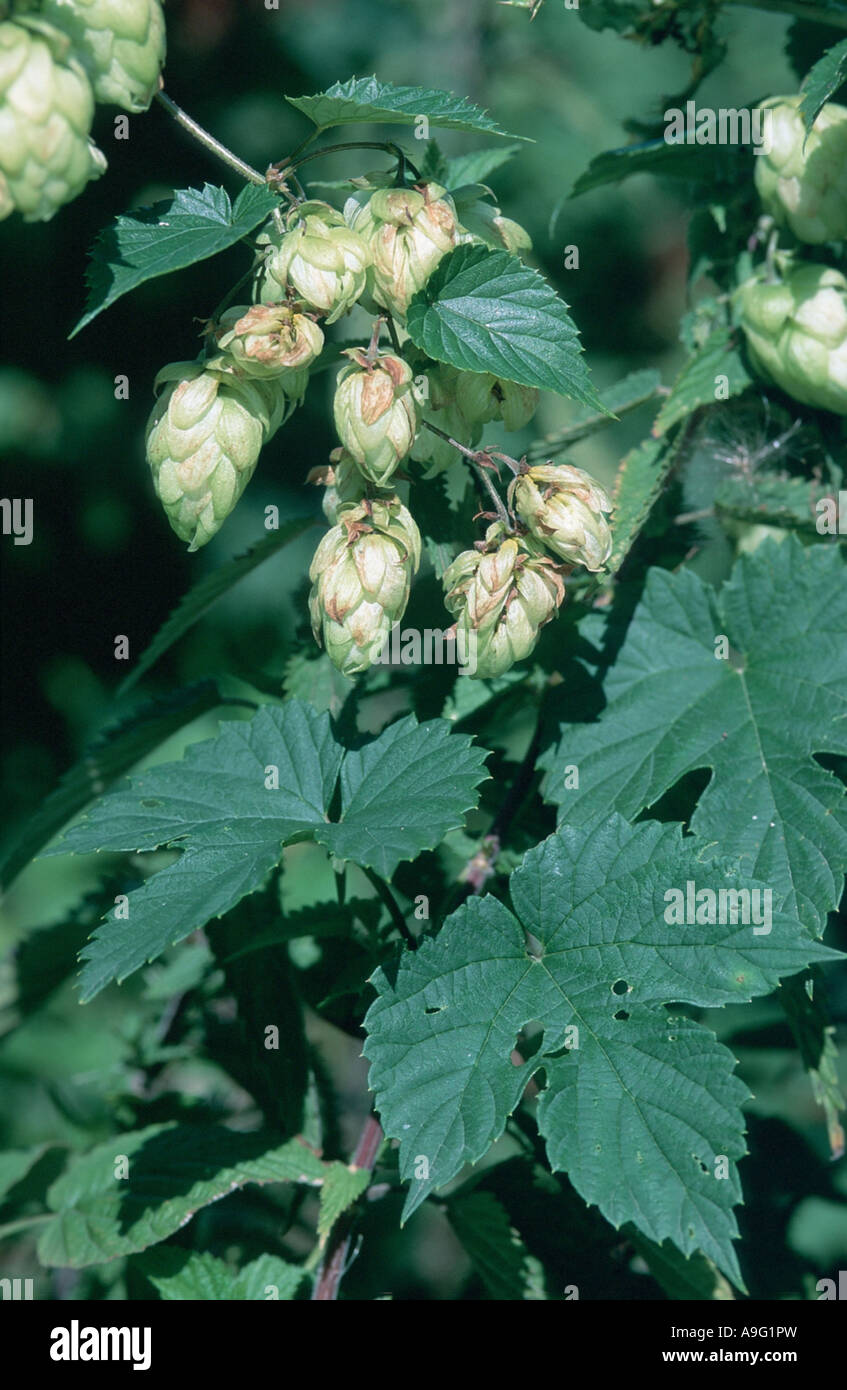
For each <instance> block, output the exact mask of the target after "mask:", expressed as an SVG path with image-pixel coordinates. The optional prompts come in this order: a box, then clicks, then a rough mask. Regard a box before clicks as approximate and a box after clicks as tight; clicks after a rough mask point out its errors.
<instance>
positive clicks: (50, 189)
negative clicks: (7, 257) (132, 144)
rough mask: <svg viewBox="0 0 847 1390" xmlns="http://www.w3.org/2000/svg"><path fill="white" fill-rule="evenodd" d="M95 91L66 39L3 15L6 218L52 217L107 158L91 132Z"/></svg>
mask: <svg viewBox="0 0 847 1390" xmlns="http://www.w3.org/2000/svg"><path fill="white" fill-rule="evenodd" d="M93 116H94V97H93V95H92V91H91V86H90V84H89V81H88V78H87V77H86V75H85V72H84V71H83V69H82V68H81V66H80V65H79V63H78V62H77V61H76V60H75V59H74V57H73V56H72V54H71V52H70V46H69V44H68V43H67V41H64V42H63V41H62V40H61V36H59V35H57V36H56V38H55V39H53V38H47V37H46V36H45V35H42V34H39V33H36V32H35V31H34V30H31V29H28V28H26V27H25V26H24V25H22V24H15V23H12V22H10V21H7V22H4V23H0V218H2V217H8V215H9V214H10V213H11V212H13V211H15V210H16V209H17V211H19V212H21V213H23V216H24V218H25V219H26V221H27V222H36V221H42V222H43V221H47V219H48V218H50V217H52V216H53V214H54V212H55V211H56V209H57V208H60V207H61V206H62V204H63V203H67V202H70V200H71V199H72V198H75V197H76V196H77V194H78V193H81V192H82V190H83V188H84V187H85V185H86V184H87V183H88V181H89V179H93V178H97V177H98V176H99V175H100V174H102V172H103V170H104V169H105V167H106V160H105V158H104V157H103V155H102V154H101V152H100V151H99V150H98V149H97V147H96V146H95V145H93V144H92V142H91V141H90V140H89V138H88V133H89V131H90V129H91V122H92V119H93Z"/></svg>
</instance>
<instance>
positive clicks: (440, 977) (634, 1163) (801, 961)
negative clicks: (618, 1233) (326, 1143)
mask: <svg viewBox="0 0 847 1390" xmlns="http://www.w3.org/2000/svg"><path fill="white" fill-rule="evenodd" d="M689 882H694V883H695V884H696V889H697V890H698V891H700V890H702V889H706V888H708V889H710V890H712V892H713V893H714V894H715V902H718V901H719V898H718V894H719V893H720V891H721V890H725V891H726V890H732V891H739V890H742V889H744V888H746V889H748V890H749V891H750V892H751V893H752V892H753V891H754V890H755V889H757V888H758V890H759V892H761V891H762V885H759V884H755V883H754V882H753V881H751V880H748V879H745V878H743V877H742V875H741V874H740V873H739V872H738V869H737V867H736V866H735V865H734V864H732V863H731V862H729V861H721V862H718V861H716V860H711V861H705V862H703V861H701V860H700V859H699V858H698V857H697V855H696V853H695V850H694V848H693V847H692V844H691V842H690V841H686V840H684V839H683V838H682V833H681V827H679V826H675V825H660V824H658V823H656V822H647V823H644V824H640V825H637V826H634V827H633V826H631V825H629V824H628V823H627V822H626V821H625V820H624V819H623V818H622V817H621V816H618V815H613V816H612V817H611V818H610V819H609V820H608V821H607V822H606V823H605V824H604V825H602V826H599V827H598V826H596V825H595V826H593V827H592V826H588V827H587V828H584V827H580V828H576V827H574V826H562V827H561V828H560V829H559V831H558V832H557V833H556V834H554V835H551V836H550V838H549V839H547V840H545V841H543V842H542V844H540V845H539V846H537V847H536V848H535V849H533V850H530V851H529V853H528V854H527V855H526V856H525V858H524V860H523V862H522V864H521V865H520V867H519V868H518V869H516V870H515V872H514V873H513V874H512V876H511V879H510V885H509V886H510V893H511V902H512V911H510V910H509V908H508V907H506V906H505V905H504V904H503V903H501V902H499V901H498V900H497V899H495V898H493V897H491V896H486V897H484V898H477V899H472V900H470V901H469V902H468V903H467V904H465V905H464V906H463V907H461V908H460V909H459V910H458V911H457V912H455V913H454V914H453V915H452V916H451V917H450V918H448V919H447V921H446V922H445V924H444V926H443V928H442V930H441V932H440V934H439V935H438V936H437V937H436V938H435V939H430V940H427V941H424V942H423V944H422V945H421V946H420V948H419V950H418V951H417V952H415V953H410V954H409V955H408V956H407V957H404V958H402V959H401V961H400V965H399V968H398V970H397V974H396V978H394V979H393V982H392V981H391V980H390V979H389V977H388V976H387V975H386V974H385V973H384V972H383V971H382V970H379V971H377V973H376V974H375V976H374V978H373V983H374V985H375V986H376V989H377V991H378V994H379V998H378V999H377V1001H376V1002H375V1003H374V1004H373V1005H372V1006H371V1008H370V1010H369V1012H368V1015H367V1018H366V1019H365V1028H366V1031H367V1033H368V1040H367V1043H366V1045H365V1054H366V1056H368V1057H369V1058H370V1060H371V1064H372V1065H371V1073H370V1086H371V1089H372V1090H373V1091H374V1092H375V1093H376V1106H377V1109H378V1111H379V1113H380V1116H381V1120H382V1125H383V1129H384V1130H385V1132H386V1134H387V1135H388V1136H389V1137H390V1138H393V1139H398V1140H399V1141H400V1172H401V1176H402V1177H403V1178H404V1179H411V1190H410V1192H409V1195H408V1198H407V1201H406V1206H405V1212H404V1214H405V1216H409V1215H410V1214H411V1213H412V1212H413V1211H414V1210H415V1209H416V1208H417V1207H418V1206H419V1205H420V1203H421V1202H422V1201H423V1200H424V1198H425V1197H426V1196H427V1194H428V1193H429V1192H430V1191H432V1190H433V1189H434V1188H436V1187H441V1186H443V1184H444V1183H446V1182H449V1181H450V1180H451V1179H452V1178H454V1177H455V1176H456V1174H457V1173H458V1172H459V1170H460V1168H461V1167H462V1165H463V1164H465V1163H468V1162H470V1163H474V1162H477V1161H478V1160H479V1159H481V1158H482V1157H483V1155H484V1154H485V1152H486V1151H487V1149H488V1148H489V1146H490V1145H491V1144H492V1143H493V1142H494V1140H495V1139H497V1138H498V1137H499V1135H500V1134H502V1132H503V1129H504V1126H505V1123H506V1120H507V1118H508V1116H509V1115H510V1114H511V1113H512V1111H513V1110H514V1109H515V1107H516V1106H517V1104H518V1102H519V1101H520V1098H521V1096H522V1094H523V1091H524V1089H525V1087H526V1084H527V1082H528V1081H529V1079H530V1077H531V1076H532V1075H534V1074H535V1073H536V1072H538V1071H539V1070H540V1069H543V1071H544V1074H545V1077H546V1086H545V1089H544V1090H543V1091H542V1093H541V1097H540V1100H539V1104H538V1125H539V1130H540V1132H541V1134H542V1136H543V1137H544V1139H545V1140H546V1144H547V1153H548V1157H549V1160H550V1163H551V1166H552V1167H553V1169H559V1170H563V1171H566V1172H567V1174H568V1176H569V1178H570V1181H571V1183H572V1184H573V1186H574V1187H575V1188H576V1190H577V1191H578V1192H579V1193H580V1195H581V1196H582V1197H583V1198H584V1199H585V1201H587V1202H589V1203H596V1205H597V1206H598V1207H599V1209H600V1211H601V1212H602V1214H603V1215H604V1216H605V1217H606V1218H607V1220H609V1221H610V1222H611V1223H612V1224H613V1225H614V1226H620V1225H622V1224H623V1223H624V1222H626V1221H632V1222H634V1223H635V1224H636V1225H637V1226H638V1228H639V1230H641V1231H643V1232H644V1234H645V1235H647V1236H649V1238H650V1239H651V1240H655V1241H657V1242H661V1241H663V1240H665V1239H669V1240H672V1241H673V1242H674V1244H676V1245H677V1246H678V1247H679V1248H680V1249H681V1250H682V1251H683V1253H684V1254H691V1253H693V1252H694V1251H695V1250H701V1251H702V1252H703V1253H704V1254H706V1255H707V1256H708V1257H709V1258H710V1259H713V1260H714V1261H715V1262H716V1263H717V1264H718V1265H719V1266H720V1267H721V1268H722V1269H723V1270H724V1271H725V1272H726V1273H727V1274H728V1275H729V1277H730V1278H732V1279H733V1280H734V1281H735V1282H736V1283H740V1275H739V1271H738V1266H737V1263H736V1260H735V1255H734V1253H733V1249H732V1244H731V1242H732V1240H733V1239H734V1238H735V1236H736V1234H737V1229H736V1224H735V1219H734V1216H733V1214H732V1207H733V1205H734V1204H735V1203H736V1202H738V1201H739V1200H740V1187H739V1182H738V1177H737V1174H736V1171H735V1167H734V1164H735V1162H736V1161H737V1160H738V1159H739V1158H740V1157H741V1156H742V1154H743V1153H744V1151H745V1150H744V1140H743V1117H742V1114H741V1104H742V1102H743V1101H744V1100H745V1098H746V1097H747V1090H746V1087H745V1086H744V1085H743V1084H742V1083H741V1082H740V1081H739V1080H738V1079H737V1078H736V1077H734V1076H733V1074H732V1072H733V1067H734V1065H735V1062H734V1059H733V1057H732V1054H731V1053H730V1052H729V1051H728V1050H727V1049H726V1048H725V1047H723V1046H722V1045H721V1044H720V1043H718V1042H717V1040H716V1038H715V1036H714V1034H713V1033H711V1032H710V1031H709V1030H708V1029H707V1028H704V1027H702V1026H701V1025H700V1024H698V1023H695V1022H693V1021H691V1020H690V1019H687V1018H672V1017H671V1016H670V1015H669V1014H668V1013H667V1012H666V1010H665V1008H664V1007H663V1005H665V1004H667V1003H669V1002H676V1001H678V1002H684V1003H688V1004H695V1005H701V1006H706V1007H709V1006H712V1007H714V1006H719V1005H722V1004H726V1003H730V1002H740V1001H742V1000H749V999H750V998H752V997H753V996H754V995H757V994H764V993H767V992H769V991H770V990H771V989H772V988H773V987H774V986H775V985H776V983H777V982H778V980H779V978H780V976H782V975H785V974H791V973H793V972H795V971H797V970H800V969H802V968H803V967H804V966H805V965H806V964H807V963H808V962H809V961H811V960H823V959H828V958H832V957H835V956H836V954H837V953H836V952H833V951H830V950H828V948H826V947H824V946H821V945H820V944H819V943H818V942H815V941H813V940H811V939H810V938H807V937H803V938H798V936H797V934H796V931H795V930H794V924H793V919H792V917H791V915H790V914H786V913H784V912H783V911H782V910H781V909H780V907H779V905H777V908H776V909H775V910H772V913H771V923H770V925H771V930H770V932H769V933H767V934H762V935H756V934H755V933H754V930H753V927H752V925H742V924H741V923H736V924H734V925H719V924H718V923H711V924H709V923H699V922H698V923H697V924H696V925H695V924H692V925H689V926H679V925H676V924H669V923H668V922H666V920H665V912H666V904H667V903H668V901H669V898H668V896H667V895H668V892H669V890H679V891H680V892H683V893H684V892H685V891H686V886H687V884H688V883H689ZM754 901H755V900H754ZM758 901H760V902H761V901H762V900H761V899H758ZM713 915H716V916H717V917H718V918H719V917H720V915H721V914H720V913H716V914H713ZM723 915H729V914H726V913H724V914H723ZM532 1022H536V1023H538V1024H541V1025H542V1027H543V1029H544V1037H543V1041H542V1043H541V1045H540V1047H539V1048H538V1050H537V1051H536V1052H535V1053H534V1055H533V1056H532V1058H531V1059H530V1060H529V1061H526V1062H524V1063H523V1065H518V1066H516V1065H514V1064H513V1062H512V1050H513V1049H514V1047H515V1045H516V1040H517V1038H518V1035H519V1033H520V1030H521V1029H522V1028H524V1027H525V1026H526V1025H527V1024H529V1023H532ZM574 1027H575V1028H576V1029H577V1032H576V1034H574V1033H573V1031H572V1030H573V1029H574ZM719 1155H723V1156H725V1157H726V1158H727V1160H728V1161H729V1167H728V1176H727V1177H725V1178H721V1179H719V1178H718V1177H717V1176H716V1171H717V1170H716V1160H717V1158H718V1156H719ZM422 1157H425V1158H426V1159H427V1162H428V1176H426V1177H422V1176H419V1175H420V1173H421V1171H422V1165H421V1163H420V1160H421V1158H422ZM718 1167H719V1165H718Z"/></svg>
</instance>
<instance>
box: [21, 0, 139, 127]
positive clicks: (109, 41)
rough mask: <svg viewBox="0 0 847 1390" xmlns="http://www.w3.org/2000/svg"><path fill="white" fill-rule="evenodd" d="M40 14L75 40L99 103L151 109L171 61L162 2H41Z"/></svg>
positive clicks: (127, 108) (137, 0) (125, 0)
mask: <svg viewBox="0 0 847 1390" xmlns="http://www.w3.org/2000/svg"><path fill="white" fill-rule="evenodd" d="M39 13H40V14H41V16H42V17H43V18H44V19H47V20H49V21H50V23H51V24H54V25H55V26H56V27H57V28H58V29H61V30H62V31H63V32H64V33H66V34H67V35H68V36H69V37H70V38H71V40H72V41H73V46H74V51H75V53H76V55H77V57H78V58H79V60H80V62H81V63H82V65H83V67H84V68H85V70H86V72H87V73H88V76H89V79H90V81H91V85H92V87H93V88H94V95H95V96H96V98H97V100H98V101H104V102H107V103H109V104H110V105H112V106H122V107H123V108H124V110H125V111H146V110H147V107H148V106H149V105H150V103H151V101H152V100H153V97H154V96H155V94H156V91H157V89H158V86H159V74H160V73H161V71H162V68H163V66H164V62H165V16H164V14H163V13H162V6H161V3H160V0H40V9H39Z"/></svg>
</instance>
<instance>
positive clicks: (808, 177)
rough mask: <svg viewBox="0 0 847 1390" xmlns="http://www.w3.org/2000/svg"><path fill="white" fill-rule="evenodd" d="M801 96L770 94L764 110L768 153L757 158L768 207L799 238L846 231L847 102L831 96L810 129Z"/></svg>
mask: <svg viewBox="0 0 847 1390" xmlns="http://www.w3.org/2000/svg"><path fill="white" fill-rule="evenodd" d="M800 102H801V97H800V96H788V97H772V98H771V99H770V101H766V102H763V103H762V107H761V110H762V111H763V112H765V117H764V119H765V122H766V126H765V135H766V139H765V146H764V148H765V153H764V154H761V155H758V156H757V158H756V160H755V166H756V171H755V180H756V188H757V190H758V193H759V197H760V198H761V200H762V202H763V204H764V206H765V208H766V210H767V211H768V212H769V213H770V214H771V216H772V217H773V218H774V219H775V220H776V222H777V223H778V224H779V225H780V226H785V225H787V226H788V227H790V229H791V231H792V232H793V233H794V235H795V236H796V237H798V238H799V240H800V241H807V242H811V243H812V244H813V245H816V244H819V243H821V242H824V241H838V240H841V238H842V237H845V236H847V107H845V106H838V105H837V104H836V103H835V102H832V101H830V102H827V104H826V105H825V106H824V107H823V109H822V111H821V112H820V114H819V115H818V116H817V118H816V120H815V123H814V125H813V126H812V129H811V130H810V131H809V134H808V137H807V135H806V126H805V122H804V120H803V117H802V115H801V112H800Z"/></svg>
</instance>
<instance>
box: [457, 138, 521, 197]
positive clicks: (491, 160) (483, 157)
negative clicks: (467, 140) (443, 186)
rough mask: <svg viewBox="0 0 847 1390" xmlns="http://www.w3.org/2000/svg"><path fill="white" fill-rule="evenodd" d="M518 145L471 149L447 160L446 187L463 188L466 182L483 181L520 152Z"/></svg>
mask: <svg viewBox="0 0 847 1390" xmlns="http://www.w3.org/2000/svg"><path fill="white" fill-rule="evenodd" d="M520 149H521V146H520V145H497V146H494V147H493V148H492V149H490V150H472V151H471V153H470V154H459V155H455V156H454V157H453V158H452V159H448V160H447V170H446V173H447V187H448V188H463V187H464V185H465V184H468V183H484V182H485V180H486V179H487V178H488V175H489V174H493V173H494V171H495V169H499V168H501V167H502V165H504V164H508V162H509V160H510V159H513V158H514V156H515V155H516V154H519V153H520Z"/></svg>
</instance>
